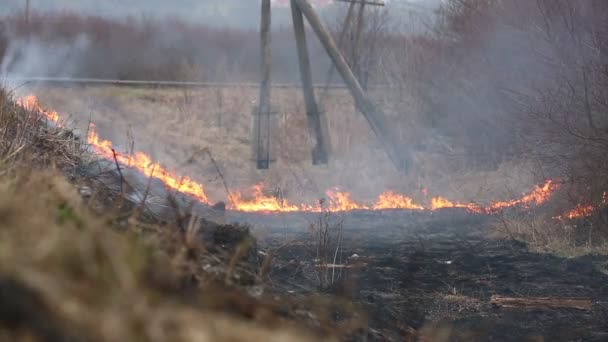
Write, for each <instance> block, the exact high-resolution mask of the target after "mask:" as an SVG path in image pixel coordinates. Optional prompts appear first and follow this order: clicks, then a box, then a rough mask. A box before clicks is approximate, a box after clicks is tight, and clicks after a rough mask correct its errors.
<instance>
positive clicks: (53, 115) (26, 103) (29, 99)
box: [16, 95, 59, 124]
mask: <svg viewBox="0 0 608 342" xmlns="http://www.w3.org/2000/svg"><path fill="white" fill-rule="evenodd" d="M16 103H17V105H19V106H21V107H23V108H25V109H27V110H29V111H36V112H39V113H42V114H43V115H44V116H46V118H47V119H48V120H49V121H51V122H54V123H55V124H58V123H59V114H58V113H57V112H55V111H47V110H44V109H42V107H40V105H39V104H38V98H36V96H34V95H28V96H25V97H22V98H20V99H17V101H16Z"/></svg>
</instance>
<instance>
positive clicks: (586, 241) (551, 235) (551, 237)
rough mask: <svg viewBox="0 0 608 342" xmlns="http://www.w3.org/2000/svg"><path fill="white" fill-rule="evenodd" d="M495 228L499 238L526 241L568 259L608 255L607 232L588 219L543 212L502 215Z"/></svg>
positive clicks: (536, 248) (537, 247)
mask: <svg viewBox="0 0 608 342" xmlns="http://www.w3.org/2000/svg"><path fill="white" fill-rule="evenodd" d="M494 231H495V232H496V236H497V237H500V238H509V239H515V240H521V241H524V242H526V243H528V245H529V247H530V249H531V250H533V251H536V252H541V253H551V254H555V255H558V256H561V257H566V258H575V257H579V256H583V255H590V254H604V255H606V254H608V241H606V238H605V236H604V234H603V233H602V232H601V231H600V230H598V229H597V228H594V227H593V225H592V224H591V223H590V222H588V221H586V220H585V219H581V220H575V221H561V220H557V219H554V218H551V217H550V215H543V214H537V215H534V216H530V215H528V216H526V217H509V218H505V217H503V218H502V219H501V220H500V222H497V223H496V224H495V226H494Z"/></svg>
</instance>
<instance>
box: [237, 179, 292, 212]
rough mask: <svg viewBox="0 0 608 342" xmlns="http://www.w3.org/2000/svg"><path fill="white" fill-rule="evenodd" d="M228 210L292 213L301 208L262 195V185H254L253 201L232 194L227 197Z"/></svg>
mask: <svg viewBox="0 0 608 342" xmlns="http://www.w3.org/2000/svg"><path fill="white" fill-rule="evenodd" d="M228 197H229V200H230V209H233V210H237V211H243V212H259V211H262V212H277V211H280V212H294V211H301V208H300V207H298V206H295V205H291V204H289V202H288V201H287V200H285V199H278V198H277V197H274V196H267V195H264V185H262V184H256V185H254V186H253V199H251V200H244V199H243V195H242V194H241V193H240V192H232V193H230V195H229V196H228Z"/></svg>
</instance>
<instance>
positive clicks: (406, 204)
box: [374, 191, 424, 210]
mask: <svg viewBox="0 0 608 342" xmlns="http://www.w3.org/2000/svg"><path fill="white" fill-rule="evenodd" d="M386 209H407V210H424V207H423V206H421V205H418V204H415V203H414V200H413V199H411V198H410V197H406V196H403V195H399V194H396V193H394V192H392V191H387V192H384V193H382V194H380V196H378V201H377V202H376V204H375V205H374V210H386Z"/></svg>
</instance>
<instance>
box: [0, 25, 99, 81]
mask: <svg viewBox="0 0 608 342" xmlns="http://www.w3.org/2000/svg"><path fill="white" fill-rule="evenodd" d="M90 45H91V40H90V39H89V37H88V36H87V35H86V34H79V35H78V36H76V37H75V38H74V39H71V40H63V41H59V42H58V41H54V42H52V43H50V42H45V41H43V40H40V39H39V38H14V39H10V40H9V44H8V47H7V49H6V54H5V56H4V58H3V59H2V64H0V75H2V76H3V77H7V78H19V77H32V76H34V77H35V76H40V75H48V76H56V77H69V76H72V75H74V74H76V72H77V71H78V68H79V63H78V61H79V60H80V58H81V56H82V55H83V53H85V51H87V49H88V48H89V47H90Z"/></svg>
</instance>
